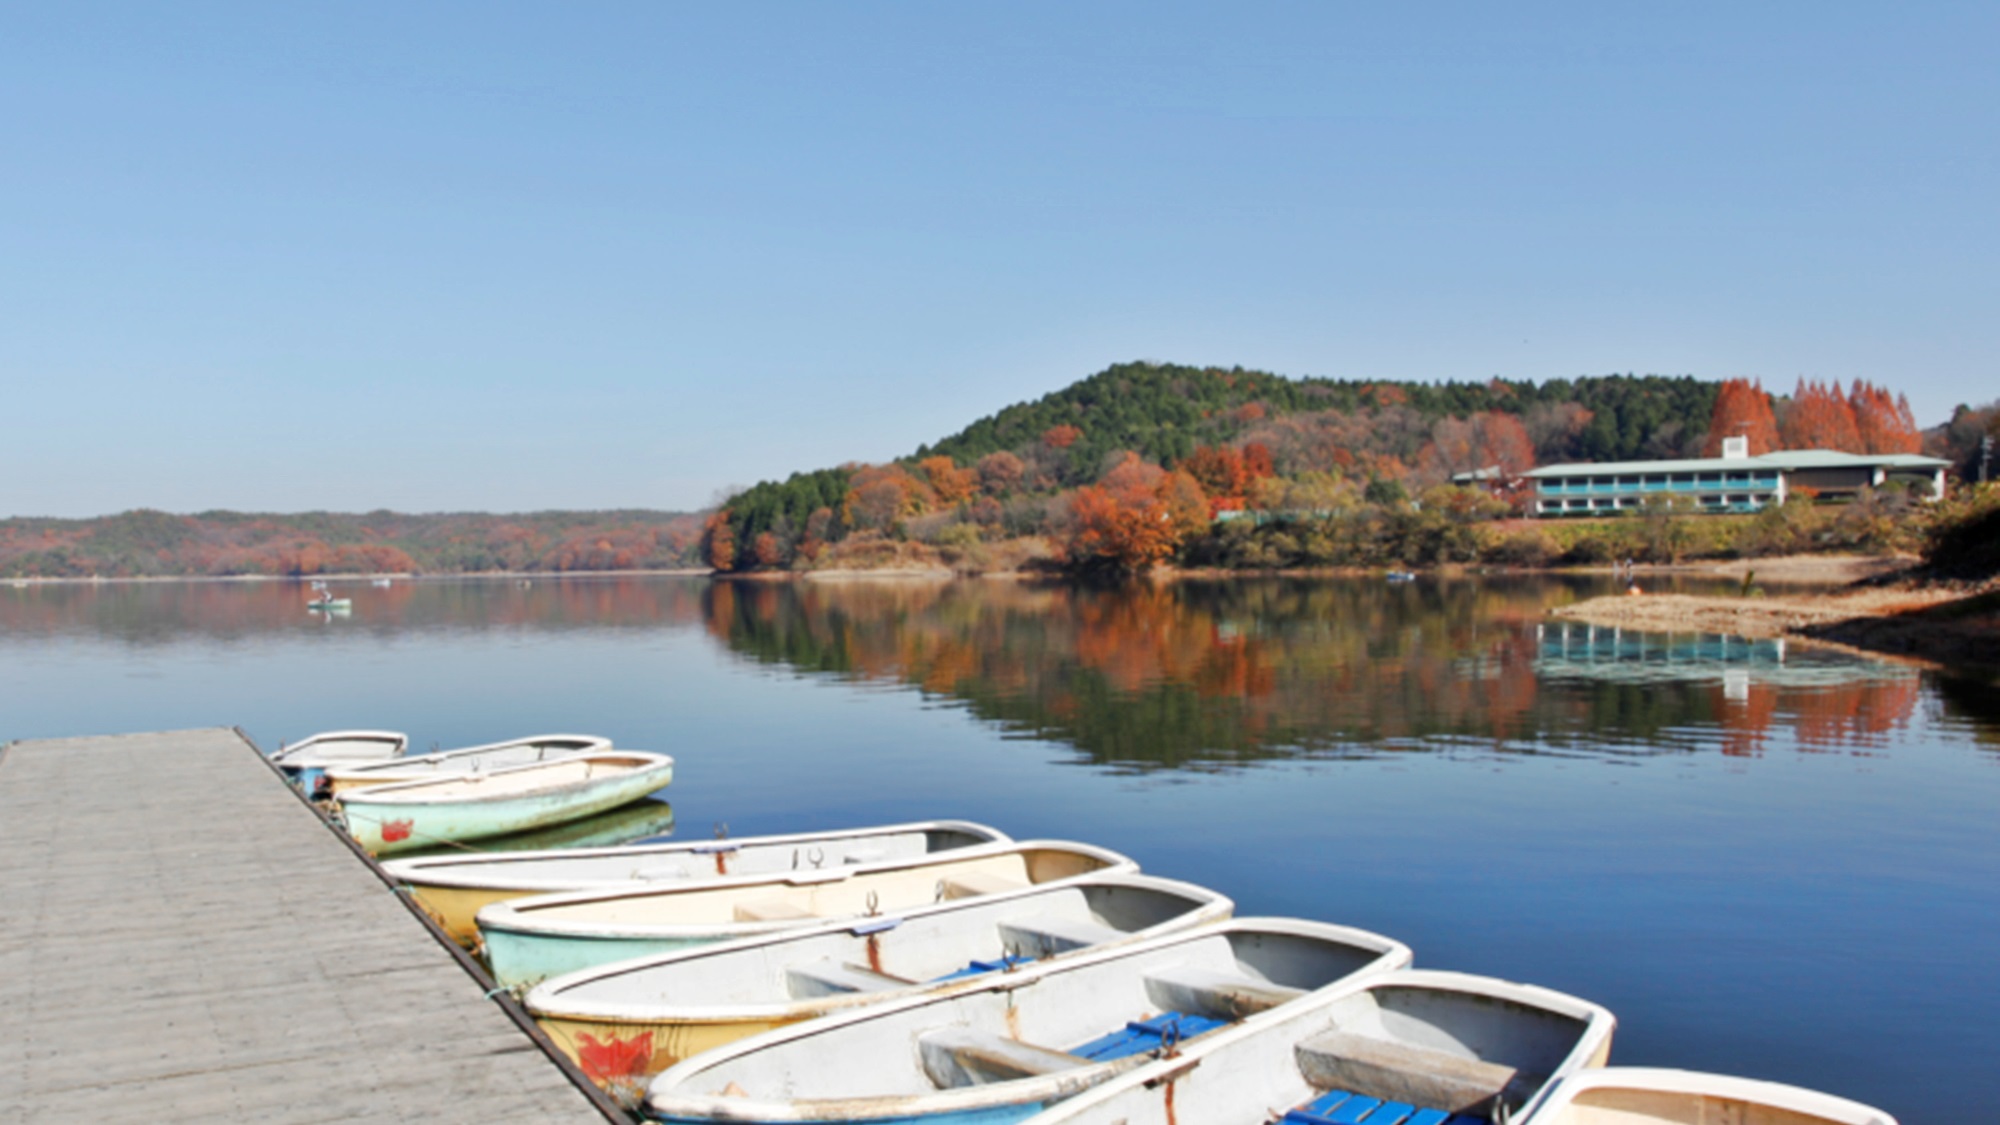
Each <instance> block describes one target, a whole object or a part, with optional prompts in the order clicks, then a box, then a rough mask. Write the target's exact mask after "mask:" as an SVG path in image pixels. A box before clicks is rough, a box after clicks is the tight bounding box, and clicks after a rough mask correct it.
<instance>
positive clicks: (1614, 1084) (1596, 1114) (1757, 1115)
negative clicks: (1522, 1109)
mask: <svg viewBox="0 0 2000 1125" xmlns="http://www.w3.org/2000/svg"><path fill="white" fill-rule="evenodd" d="M1724 1122H1728V1123H1730V1125H1896V1119H1895V1118H1893V1117H1891V1116H1889V1115H1888V1114H1887V1113H1884V1112H1883V1111H1881V1110H1879V1109H1876V1108H1875V1107H1874V1106H1869V1105H1862V1104H1861V1103H1860V1102H1851V1101H1848V1100H1847V1099H1846V1098H1836V1097H1834V1096H1833V1095H1831V1094H1822V1093H1820V1092H1819V1091H1817V1090H1806V1089H1801V1088H1800V1087H1797V1086H1786V1085H1782V1084H1780V1083H1777V1082H1759V1081H1757V1080H1755V1079H1751V1078H1734V1077H1731V1076H1729V1075H1724V1074H1702V1073H1698V1072H1696V1071H1691V1070H1655V1069H1651V1068H1647V1067H1630V1066H1608V1067H1605V1068H1603V1069H1602V1070H1585V1071H1580V1072H1578V1073H1576V1074H1572V1075H1570V1076H1569V1077H1568V1078H1565V1079H1563V1080H1562V1082H1560V1083H1559V1084H1557V1086H1556V1088H1555V1089H1554V1090H1553V1091H1551V1092H1550V1094H1549V1097H1548V1100H1547V1101H1545V1102H1543V1103H1542V1105H1541V1108H1539V1109H1537V1110H1536V1111H1535V1112H1534V1114H1533V1115H1531V1116H1530V1117H1528V1118H1527V1120H1525V1121H1523V1122H1521V1123H1520V1125H1710V1123H1715V1125H1721V1123H1724Z"/></svg>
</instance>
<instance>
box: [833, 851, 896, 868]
mask: <svg viewBox="0 0 2000 1125" xmlns="http://www.w3.org/2000/svg"><path fill="white" fill-rule="evenodd" d="M888 858H889V851H888V849H887V848H854V849H852V850H850V851H849V852H848V853H847V854H846V855H843V856H841V857H840V862H842V863H847V864H858V863H880V862H882V861H883V860H885V859H888Z"/></svg>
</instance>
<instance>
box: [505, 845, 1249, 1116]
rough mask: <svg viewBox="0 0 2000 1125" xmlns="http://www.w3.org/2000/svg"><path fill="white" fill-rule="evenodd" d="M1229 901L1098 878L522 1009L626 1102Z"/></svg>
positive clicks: (563, 991)
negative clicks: (750, 1039)
mask: <svg viewBox="0 0 2000 1125" xmlns="http://www.w3.org/2000/svg"><path fill="white" fill-rule="evenodd" d="M1233 909H1234V904H1232V903H1231V902H1230V901H1229V899H1227V898H1225V897H1223V896H1222V895H1219V894H1217V893H1215V892H1214V891H1211V890H1208V889H1206V888H1203V887H1197V886H1195V885H1194V884H1192V883H1181V882H1176V881H1174V880H1171V879H1161V878H1158V877H1157V876H1152V875H1134V874H1116V875H1086V876H1084V877H1082V878H1080V879H1073V880H1068V881H1065V882H1062V883H1056V884H1052V885H1050V886H1044V887H1032V888H1028V889H1025V890H1019V891H1010V892H1006V893H1003V894H994V895H982V896H979V897H976V898H969V899H960V900H956V901H951V902H944V903H939V904H937V905H935V906H923V907H918V908H916V909H914V910H908V911H903V912H901V913H899V914H898V915H896V916H894V917H877V918H864V919H857V920H849V921H844V922H836V923H833V924H831V925H822V926H815V927H811V928H809V929H801V930H788V931H785V932H783V933H779V934H773V935H768V936H764V937H754V938H746V939H743V940H741V941H733V942H724V943H721V944H718V945H707V946H702V947H700V948H697V949H690V950H684V951H682V952H679V953H668V954H663V955H660V956H657V957H641V958H637V959H634V960H631V961H618V962H614V963H612V964H610V965H606V966H604V967H602V968H597V969H587V970H585V971H583V972H580V973H571V974H569V975H567V976H562V977H557V978H555V979H553V980H547V981H543V982H542V983H541V984H539V985H537V986H535V988H534V990H533V991H531V992H529V993H528V995H527V996H526V997H525V998H524V999H523V1000H522V1004H523V1006H525V1007H526V1008H527V1009H528V1013H529V1014H530V1015H532V1016H534V1017H535V1019H536V1020H538V1021H540V1023H541V1025H542V1030H544V1031H546V1032H548V1034H549V1038H550V1039H552V1040H553V1041H554V1042H555V1044H556V1046H558V1047H560V1048H561V1049H562V1050H563V1052H564V1053H565V1054H567V1055H569V1056H570V1057H571V1058H572V1059H575V1060H576V1062H577V1064H578V1066H579V1067H580V1068H581V1069H582V1070H583V1072H584V1074H586V1075H588V1076H589V1077H590V1078H591V1079H592V1080H594V1081H596V1082H597V1083H598V1084H599V1085H601V1086H603V1087H604V1088H605V1089H607V1090H609V1091H611V1092H613V1093H614V1094H619V1095H625V1096H627V1097H629V1096H631V1095H634V1094H636V1093H638V1092H640V1091H641V1090H643V1088H644V1083H645V1081H646V1080H647V1079H649V1078H650V1077H651V1076H652V1075H654V1074H657V1073H659V1072H660V1071H662V1070H665V1069H666V1068H667V1067H669V1066H671V1065H673V1064H674V1063H676V1062H679V1061H680V1060H682V1059H685V1058H690V1057H692V1056H694V1055H697V1054H700V1053H701V1052H702V1051H705V1050H709V1049H711V1048H714V1047H718V1046H721V1045H723V1044H725V1043H732V1042H735V1041H736V1040H738V1039H742V1038H744V1037H746V1036H749V1035H754V1034H756V1033H757V1032H760V1031H767V1030H770V1029H771V1028H774V1027H782V1026H785V1025H787V1024H794V1023H801V1022H804V1021H805V1020H809V1019H815V1018H818V1017H820V1016H824V1015H829V1014H832V1013H835V1012H843V1011H847V1010H849V1009H852V1008H857V1007H862V1006H866V1005H871V1004H879V1003H883V1002H885V1001H890V1000H901V999H908V998H910V997H912V996H917V995H919V994H932V993H939V992H943V991H946V990H950V989H957V988H965V987H971V986H976V985H978V984H979V983H980V981H981V980H982V979H983V978H984V977H985V976H986V975H987V974H990V973H996V972H1012V971H1016V970H1018V969H1020V968H1022V967H1023V966H1025V965H1027V964H1031V963H1037V962H1041V961H1046V960H1048V959H1050V958H1059V957H1067V956H1071V955H1073V954H1075V953H1079V952H1083V951H1086V950H1088V951H1096V950H1101V949H1105V948H1108V947H1110V946H1113V945H1118V944H1121V943H1126V942H1134V941H1143V940H1145V939H1147V938H1153V937H1158V936H1160V935H1161V934H1166V933H1173V932H1177V931H1180V930H1186V929H1191V928H1193V927H1195V926H1198V925H1202V924H1204V923H1207V922H1216V921H1221V920H1222V919H1225V918H1227V917H1229V915H1230V912H1231V911H1232V910H1233Z"/></svg>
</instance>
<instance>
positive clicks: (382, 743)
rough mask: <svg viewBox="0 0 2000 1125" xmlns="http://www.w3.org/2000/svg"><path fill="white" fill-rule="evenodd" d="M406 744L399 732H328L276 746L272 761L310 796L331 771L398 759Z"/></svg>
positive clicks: (408, 741) (407, 737)
mask: <svg viewBox="0 0 2000 1125" xmlns="http://www.w3.org/2000/svg"><path fill="white" fill-rule="evenodd" d="M409 745H410V736H409V735H406V734H403V733H401V732H399V731H392V730H330V731H324V732H322V733H320V734H315V735H312V736H310V737H308V738H301V739H299V740H298V741H297V742H294V743H292V744H291V745H289V746H283V745H281V746H279V747H278V750H277V752H276V753H274V754H272V755H271V762H272V764H274V765H276V766H277V767H278V768H279V769H280V770H283V771H284V774H285V776H286V777H287V778H288V779H290V780H291V782H292V783H293V784H295V785H297V786H299V787H300V788H302V789H304V790H305V791H306V792H308V793H310V792H312V791H313V787H314V786H315V785H317V784H318V783H319V778H320V775H321V774H323V773H325V772H326V771H327V770H328V769H330V768H333V767H335V766H358V765H364V764H367V763H370V762H383V761H388V760H390V759H392V758H396V757H400V756H401V755H402V753H403V751H404V750H405V749H407V748H408V747H409Z"/></svg>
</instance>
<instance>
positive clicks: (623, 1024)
mask: <svg viewBox="0 0 2000 1125" xmlns="http://www.w3.org/2000/svg"><path fill="white" fill-rule="evenodd" d="M361 733H364V734H365V733H366V732H361ZM340 737H344V738H347V739H348V740H349V741H350V744H351V743H352V742H353V741H354V739H355V738H356V737H357V734H356V732H344V734H343V735H342V736H340ZM397 737H398V736H393V735H390V736H387V738H388V739H389V740H390V741H389V743H386V744H385V745H393V746H394V753H391V754H384V755H381V756H380V757H378V758H377V759H376V760H375V761H374V762H372V763H364V762H361V761H359V760H358V756H359V755H358V752H357V757H356V758H350V759H348V760H346V761H335V760H333V757H334V756H336V755H329V754H326V753H324V751H325V750H326V749H327V748H329V747H332V746H334V745H336V744H337V743H338V742H339V738H336V737H327V738H325V739H324V740H323V741H321V742H320V743H319V746H320V747H321V751H320V752H316V753H308V754H300V753H297V751H298V750H299V749H300V748H301V747H303V748H305V749H306V750H312V745H311V741H312V740H308V741H307V742H305V743H301V744H299V746H298V747H291V748H287V750H285V751H281V754H280V755H278V756H277V758H278V763H279V765H280V766H281V767H285V768H287V769H288V772H293V773H294V774H296V775H297V776H299V777H300V778H302V779H303V783H304V784H305V785H307V786H308V787H309V788H312V789H316V790H317V791H319V792H321V793H324V794H328V795H329V796H330V797H331V799H332V800H333V801H334V802H335V803H336V805H337V806H338V807H339V808H340V810H341V814H342V816H343V817H344V818H345V820H346V822H347V824H348V826H349V829H350V831H352V832H353V833H354V834H355V836H356V838H357V839H359V840H361V841H362V842H363V843H364V844H365V845H367V846H368V847H369V848H370V850H371V851H374V852H376V853H377V854H384V853H386V852H390V851H394V850H396V849H397V848H398V846H400V845H402V844H404V843H405V842H411V841H414V843H416V844H427V843H433V842H436V841H438V840H443V839H459V840H464V839H477V838H480V837H479V836H477V835H473V836H465V835H460V836H455V837H454V836H451V835H450V833H451V832H453V831H456V830H457V829H456V828H455V826H458V825H464V824H472V825H476V827H475V828H474V829H473V831H475V832H484V833H486V834H488V835H492V834H494V833H492V832H488V831H487V830H488V829H491V828H493V827H495V826H497V825H498V824H499V823H500V822H501V821H502V820H503V819H508V822H509V823H511V822H512V820H513V819H519V818H518V817H514V818H512V819H509V818H502V817H493V816H488V817H485V818H484V819H481V818H480V817H479V816H476V815H473V814H471V813H468V812H467V811H466V810H464V809H459V810H458V811H457V812H456V813H453V812H448V811H439V810H438V809H437V806H450V805H453V804H455V803H456V804H460V805H465V804H473V803H477V802H479V801H481V800H490V801H491V803H493V804H495V805H502V804H507V803H510V802H512V803H516V804H518V803H520V801H521V800H522V799H523V798H526V797H529V796H532V795H535V794H540V795H541V797H542V798H543V800H542V802H541V803H542V804H543V805H549V804H551V803H553V798H551V792H552V791H554V790H559V789H563V788H565V787H576V788H587V787H588V785H589V782H590V781H591V779H590V778H585V777H580V776H572V775H575V774H576V773H577V771H576V770H574V769H571V770H569V771H568V772H563V771H562V770H561V769H559V768H557V767H560V766H561V765H563V764H567V765H570V766H576V765H578V764H581V763H586V762H587V763H592V764H591V766H590V768H591V769H598V770H602V771H608V770H610V768H611V766H610V764H609V763H610V762H612V761H617V760H621V756H622V759H631V760H632V763H633V764H630V765H628V766H626V767H625V768H626V770H627V771H628V772H634V773H636V772H638V771H640V770H643V769H646V768H649V767H647V766H645V765H643V764H639V763H638V762H637V760H638V759H641V758H658V757H659V756H658V755H635V754H633V753H631V752H626V751H613V750H612V749H611V748H610V746H609V743H608V742H605V741H604V740H582V739H575V740H565V739H561V738H556V737H553V736H551V737H546V738H542V739H526V740H521V741H520V742H517V743H500V744H495V745H494V746H490V747H475V748H471V749H469V750H467V751H455V752H446V753H442V754H431V755H422V756H418V757H406V756H403V755H402V748H403V747H402V745H401V744H396V743H394V739H395V738H397ZM582 742H589V743H591V745H578V744H576V743H582ZM559 744H560V751H559V752H558V746H559ZM600 744H601V745H600ZM378 749H379V747H378ZM454 754H456V755H457V756H456V757H454ZM662 760H663V761H665V762H666V770H667V771H668V772H669V773H670V771H671V765H672V764H671V760H670V759H662ZM288 763H289V764H288ZM310 770H318V771H319V775H318V776H310V775H309V772H308V771H310ZM597 780H603V778H602V777H600V778H598V779H597ZM494 782H500V783H501V784H500V785H498V786H497V787H496V786H494V785H493V783H494ZM661 784H664V781H661ZM655 788H657V785H656V786H655ZM650 791H651V790H646V792H650ZM481 793H485V794H486V796H484V797H481V796H479V795H478V794H481ZM642 795H643V794H642ZM583 803H587V802H583ZM599 807H608V806H599ZM420 810H422V811H420ZM579 815H583V814H579ZM454 818H455V819H454ZM395 820H408V821H409V823H410V827H409V830H408V832H407V834H404V835H401V836H399V837H397V838H396V839H388V838H387V835H388V834H387V833H385V832H383V831H382V827H383V825H384V824H386V823H389V822H392V821H395ZM544 823H546V822H544ZM513 830H514V829H508V831H513ZM419 837H421V838H419ZM383 866H384V869H385V870H386V871H387V872H388V873H389V874H390V875H391V876H392V877H393V878H394V879H395V880H396V881H397V882H398V883H400V884H402V885H404V886H407V887H408V888H409V890H410V893H411V894H412V895H413V897H414V898H415V900H416V901H417V902H419V903H420V904H422V905H423V907H424V908H425V909H426V910H427V911H428V912H429V913H430V915H431V916H432V917H433V918H434V919H435V920H436V921H437V922H438V924H439V925H440V926H441V927H442V928H443V929H444V931H445V932H446V933H447V934H449V935H450V936H451V937H452V938H453V939H455V940H457V941H459V942H460V943H462V944H464V945H466V946H467V947H468V948H472V949H474V950H476V951H478V952H480V953H481V954H482V955H483V956H484V958H485V959H486V962H487V964H488V965H489V967H490V968H491V970H492V973H493V976H494V978H495V980H496V981H497V982H498V983H500V984H501V985H503V986H506V987H508V988H511V989H513V990H515V992H516V993H517V994H519V995H521V996H522V1002H523V1004H524V1006H525V1007H526V1008H527V1010H528V1011H529V1013H530V1014H532V1015H533V1016H534V1018H535V1019H536V1020H537V1021H538V1022H539V1023H540V1025H541V1026H542V1028H543V1029H544V1030H545V1031H546V1032H547V1033H548V1036H549V1038H550V1039H551V1040H552V1041H553V1042H554V1043H555V1044H556V1045H557V1046H558V1047H559V1048H560V1049H561V1050H562V1051H563V1052H565V1053H566V1054H568V1055H569V1057H570V1058H571V1059H572V1060H574V1061H575V1063H576V1065H577V1066H578V1067H579V1069H580V1070H581V1071H582V1072H583V1073H584V1074H585V1075H586V1076H588V1077H589V1078H590V1079H591V1080H592V1081H594V1082H596V1083H598V1084H599V1085H600V1086H602V1087H603V1088H605V1089H606V1090H607V1091H610V1092H611V1093H612V1094H613V1095H614V1096H618V1097H620V1098H622V1099H623V1100H625V1101H626V1102H627V1104H631V1105H636V1106H638V1107H639V1108H640V1109H641V1110H642V1111H643V1112H644V1113H645V1114H646V1115H647V1116H648V1117H651V1118H654V1119H657V1120H661V1121H668V1122H773V1123H776V1122H806V1121H812V1122H872V1123H877V1125H886V1123H889V1122H897V1123H903V1122H915V1121H923V1122H935V1123H938V1125H944V1123H952V1125H1000V1123H1015V1122H1030V1123H1032V1125H1183V1123H1186V1125H1195V1123H1199V1125H1267V1123H1270V1122H1273V1121H1279V1122H1284V1123H1287V1125H1328V1123H1333V1125H1526V1123H1533V1125H1639V1123H1648V1122H1678V1123H1686V1125H1712V1123H1721V1122H1730V1123H1735V1125H1764V1123H1771V1125H1777V1123H1780V1122H1782V1123H1784V1125H1894V1121H1893V1119H1892V1118H1891V1117H1890V1116H1889V1115H1888V1114H1886V1113H1883V1112H1882V1111H1880V1110H1877V1109H1873V1108H1871V1107H1868V1106H1864V1105H1861V1104H1859V1103H1856V1102H1851V1101H1847V1100H1844V1099H1840V1098H1835V1097H1832V1096H1829V1095H1826V1094H1821V1093H1816V1092H1813V1091H1809V1090H1803V1089H1799V1088H1797V1087H1792V1086H1784V1085H1778V1084H1774V1083H1767V1082H1760V1081H1754V1080H1750V1079H1744V1078H1732V1077H1726V1076H1721V1075H1713V1074H1700V1073H1694V1072H1688V1071H1676V1070H1655V1069H1641V1068H1629V1067H1610V1066H1607V1065H1606V1063H1607V1061H1608V1058H1609V1055H1610V1050H1611V1037H1612V1030H1613V1027H1614V1024H1615V1021H1614V1019H1613V1017H1612V1015H1611V1013H1610V1012H1609V1011H1607V1010H1605V1009H1604V1008H1603V1007H1600V1006H1599V1005H1597V1004H1593V1003H1591V1002H1589V1001H1586V1000H1582V999H1579V998H1577V997H1574V996H1568V995H1565V994H1563V993H1560V992H1555V991H1551V990H1549V989H1545V988H1539V987H1535V986H1531V985H1524V984H1516V983H1512V982H1508V981H1502V980H1496V979H1493V978H1490V977H1482V976H1474V975H1470V974H1465V973H1455V972H1441V971H1436V970H1419V969H1413V968H1411V962H1412V956H1411V951H1410V949H1409V947H1408V946H1406V945H1404V944H1403V943H1401V942H1398V941H1395V940H1393V939H1391V938H1387V937H1383V936H1381V935H1379V934H1373V933H1369V932H1367V931H1364V930H1358V929H1353V928H1350V927H1346V926H1337V925H1332V924H1328V923H1324V922H1313V921H1302V920H1298V919H1285V918H1236V917H1233V913H1234V904H1233V903H1232V902H1231V901H1230V900H1229V899H1228V898H1227V897H1225V896H1223V895H1221V894H1219V893H1217V892H1215V891H1212V890H1209V889H1207V888H1204V887H1198V886H1195V885H1193V884H1190V883H1184V882H1179V881H1176V880H1172V879H1165V878H1160V877H1158V876H1154V875H1147V874H1142V873H1141V872H1140V871H1139V869H1138V865H1137V864H1136V863H1134V862H1133V861H1132V860H1130V859H1128V858H1126V857H1125V856H1122V855H1119V854H1118V853H1116V852H1112V851H1107V850H1105V849H1103V848H1098V847H1094V846H1091V845H1088V844H1081V843H1072V842H1066V841H1056V840H1030V841H1016V840H1013V839H1010V838H1009V837H1008V836H1006V835H1005V834H1003V833H1001V832H999V831H997V830H995V829H993V828H989V827H986V826H984V825H979V824H973V823H969V822H964V821H928V822H920V823H911V824H897V825H887V826H880V827H871V828H861V829H852V830H844V831H835V832H821V833H811V834H799V835H786V836H765V837H752V838H742V839H716V840H704V841H698V842H652V843H641V844H636V845H628V846H622V847H599V848H571V849H558V850H547V851H514V852H489V853H467V854H457V855H428V856H422V857H406V858H400V859H391V860H389V861H388V862H386V863H385V864H384V865H383Z"/></svg>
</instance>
